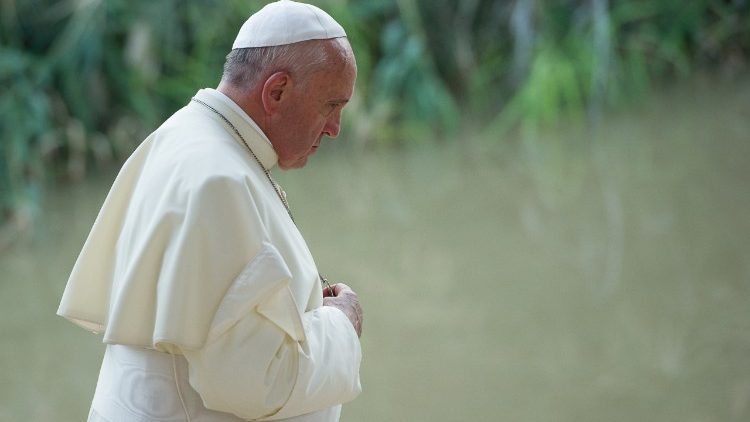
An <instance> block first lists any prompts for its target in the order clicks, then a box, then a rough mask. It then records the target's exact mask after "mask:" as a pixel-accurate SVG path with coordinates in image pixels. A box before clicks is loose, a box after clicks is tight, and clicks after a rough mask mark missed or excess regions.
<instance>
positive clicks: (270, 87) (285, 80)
mask: <svg viewBox="0 0 750 422" xmlns="http://www.w3.org/2000/svg"><path fill="white" fill-rule="evenodd" d="M291 89H292V78H291V77H290V75H289V73H288V72H276V73H274V74H272V75H271V76H269V77H268V78H267V79H266V82H265V83H264V84H263V91H262V93H261V95H262V100H263V109H264V110H265V112H266V114H273V113H274V112H276V110H277V109H278V108H279V105H280V104H281V102H282V101H285V100H286V98H287V97H288V96H289V92H290V91H291Z"/></svg>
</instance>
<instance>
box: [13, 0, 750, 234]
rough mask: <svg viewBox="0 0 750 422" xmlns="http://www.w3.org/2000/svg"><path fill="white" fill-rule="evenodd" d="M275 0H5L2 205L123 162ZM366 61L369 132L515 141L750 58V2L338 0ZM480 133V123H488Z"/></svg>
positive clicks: (30, 205) (212, 77)
mask: <svg viewBox="0 0 750 422" xmlns="http://www.w3.org/2000/svg"><path fill="white" fill-rule="evenodd" d="M264 3H266V2H264V1H248V0H226V1H223V0H190V1H187V0H161V1H149V0H128V1H126V0H106V1H105V0H57V1H54V0H2V1H0V83H1V84H2V92H0V214H1V217H2V218H0V220H1V219H3V218H4V219H8V218H15V219H16V220H18V221H28V218H20V219H19V217H18V216H19V215H21V216H23V215H31V214H33V213H34V207H35V206H36V204H38V201H39V196H40V191H41V187H42V186H43V184H44V182H45V180H48V179H56V180H61V179H62V180H75V179H79V178H81V177H83V176H84V175H85V174H86V173H87V168H89V167H91V166H92V165H94V166H106V164H107V163H108V162H111V161H113V160H121V159H123V158H124V157H126V156H127V154H128V153H129V152H130V151H132V149H133V148H134V147H135V146H136V145H137V144H138V143H139V142H140V141H141V139H143V137H144V135H145V134H146V132H147V131H149V130H151V129H153V128H154V127H155V126H156V125H157V124H158V123H159V122H160V121H162V120H163V119H164V118H165V117H166V116H168V115H169V114H171V113H172V112H174V110H176V109H177V108H179V107H181V106H182V105H183V104H185V102H186V101H187V99H188V98H189V97H190V96H191V95H192V94H193V93H194V92H195V91H196V90H197V89H198V88H201V87H206V86H215V85H216V84H217V82H218V80H219V77H220V74H221V66H222V64H223V60H224V56H225V55H226V53H227V52H228V49H229V48H230V47H229V46H230V45H231V43H232V40H233V38H234V36H235V33H236V30H237V29H238V28H239V27H240V25H241V24H242V22H243V21H244V20H245V19H246V18H247V16H248V15H249V14H250V13H251V12H252V11H255V10H257V9H259V8H260V7H261V6H262V5H263V4H264ZM314 3H315V4H317V5H319V6H321V7H322V8H324V9H325V10H327V11H329V13H331V14H332V15H333V16H334V17H335V18H337V19H338V20H339V21H340V22H341V23H342V25H343V26H344V27H345V28H347V31H348V34H349V38H350V40H351V42H352V44H353V46H354V49H355V53H356V55H357V60H358V66H359V78H358V88H357V90H358V95H357V97H358V99H357V101H356V102H355V103H354V105H353V106H352V107H351V108H352V109H354V110H353V112H350V114H349V115H350V116H352V121H350V122H349V123H350V126H352V130H351V137H353V138H355V139H354V141H356V142H357V143H360V144H371V143H405V142H413V141H416V140H419V139H437V140H452V139H456V138H458V139H461V138H462V137H461V136H458V133H459V131H460V130H462V129H466V128H467V126H468V125H477V124H478V125H479V126H480V127H481V128H486V129H485V131H484V134H485V135H486V138H487V139H489V140H490V141H493V142H497V141H498V140H499V138H500V136H501V135H502V134H503V133H505V132H507V131H508V130H511V129H514V128H519V127H520V128H522V129H533V128H538V127H541V126H545V125H549V124H554V123H555V122H557V121H559V120H560V119H562V118H570V117H573V118H577V119H579V120H581V121H586V120H589V121H591V120H592V119H593V120H595V119H596V116H597V115H598V114H600V113H601V112H602V110H606V109H607V108H608V107H610V106H612V105H616V104H620V103H623V102H626V101H628V100H633V99H637V98H640V97H642V96H643V95H645V94H646V93H647V92H648V91H649V90H650V88H651V86H652V85H653V84H655V83H659V82H662V81H664V80H666V79H667V78H672V77H675V76H677V77H680V76H686V75H689V74H691V73H692V72H694V71H695V70H696V69H702V68H705V67H709V68H712V69H721V70H722V71H725V72H729V73H732V72H734V73H737V72H740V71H744V70H745V69H746V61H747V58H748V53H749V52H750V5H749V4H748V1H747V0H694V1H690V2H685V1H680V0H662V1H656V0H627V1H626V0H620V1H615V0H586V1H573V0H515V1H500V0H463V1H459V0H327V1H316V2H314ZM472 129H475V128H472Z"/></svg>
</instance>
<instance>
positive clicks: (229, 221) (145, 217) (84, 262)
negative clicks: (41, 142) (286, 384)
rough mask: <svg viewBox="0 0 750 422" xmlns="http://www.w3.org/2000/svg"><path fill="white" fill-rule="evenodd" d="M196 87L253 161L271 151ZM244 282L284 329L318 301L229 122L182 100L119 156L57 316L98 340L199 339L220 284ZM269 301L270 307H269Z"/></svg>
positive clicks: (313, 275) (282, 216)
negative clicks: (119, 165)
mask: <svg viewBox="0 0 750 422" xmlns="http://www.w3.org/2000/svg"><path fill="white" fill-rule="evenodd" d="M211 91H212V90H201V91H199V92H198V94H197V95H196V98H198V99H200V100H201V101H204V102H206V103H208V104H209V105H211V107H214V108H215V109H216V110H218V111H219V112H221V113H222V114H223V115H224V116H225V117H226V118H227V119H228V120H229V121H231V122H232V124H233V125H234V126H235V127H236V128H237V129H238V130H239V131H240V133H241V134H242V136H243V137H244V138H245V140H246V141H247V142H248V143H249V144H250V147H251V148H252V149H253V151H254V152H255V154H256V155H257V156H258V158H259V159H260V161H261V162H262V163H263V166H264V167H266V168H271V167H272V166H273V165H275V163H276V160H277V156H276V153H275V152H274V151H273V148H272V147H271V145H270V144H269V143H268V142H267V141H266V140H265V139H263V137H262V135H261V134H259V133H258V131H257V130H256V129H255V128H253V127H252V126H251V125H250V124H248V122H247V121H245V120H244V119H243V118H242V116H240V115H238V113H237V112H236V111H235V110H233V109H232V108H231V107H228V106H227V105H226V104H225V103H223V102H222V101H220V100H218V99H217V98H216V92H215V91H214V92H211ZM250 265H252V266H254V267H253V270H252V271H253V276H252V277H245V278H244V279H245V280H246V281H245V283H246V284H248V283H249V284H248V285H247V286H245V288H246V289H252V290H253V291H255V292H257V301H258V302H257V303H249V304H244V306H255V305H258V304H260V302H262V301H263V299H264V298H267V297H272V298H274V301H273V302H269V303H266V304H264V305H263V306H262V307H261V309H260V310H261V311H263V312H265V313H267V315H269V316H270V317H271V319H272V320H273V321H274V322H275V323H276V324H278V325H279V326H280V327H282V328H284V330H285V331H287V332H288V333H289V334H290V336H291V337H292V338H295V339H296V340H302V338H301V337H303V336H304V333H303V332H302V329H301V327H300V320H299V318H298V316H295V315H293V313H290V312H288V311H289V307H291V306H293V307H296V308H297V312H298V314H302V313H303V312H305V311H306V310H310V309H314V308H317V307H319V306H321V304H322V295H321V290H320V285H319V282H318V272H317V269H316V267H315V263H314V262H313V259H312V256H311V255H310V252H309V250H308V249H307V246H306V244H305V242H304V240H303V239H302V237H301V235H300V234H299V232H298V231H297V229H296V227H295V226H294V224H293V223H292V222H291V220H290V218H289V216H288V215H287V213H286V210H285V209H284V208H283V205H282V204H281V201H280V200H279V198H278V197H277V195H276V192H275V191H274V189H273V187H272V185H271V184H270V182H269V181H268V179H267V178H266V175H265V174H264V172H263V169H262V168H261V167H260V166H259V165H258V163H257V162H256V161H255V160H254V159H253V158H252V156H250V155H249V153H248V152H247V150H246V149H245V146H244V145H242V143H241V141H240V140H239V139H237V137H236V136H235V135H234V134H233V133H232V131H231V129H230V128H229V126H228V125H227V124H226V123H225V122H224V121H222V119H221V118H219V117H218V116H216V115H215V114H214V113H213V112H212V111H210V110H208V109H207V108H206V107H205V106H203V105H201V104H198V103H195V102H191V103H190V104H188V105H187V106H185V107H184V108H183V109H181V110H179V111H178V112H177V113H175V114H174V115H173V116H172V117H171V118H170V119H168V120H167V121H166V122H165V123H164V124H163V125H162V126H161V127H160V128H159V129H157V130H156V131H155V132H154V133H153V134H151V135H150V136H149V137H148V138H147V139H146V140H145V141H144V142H143V143H142V144H141V145H140V146H139V148H138V149H137V150H136V151H135V152H134V153H133V155H132V156H131V157H130V158H129V159H128V160H127V162H126V163H125V164H124V166H123V168H122V170H121V171H120V174H119V175H118V176H117V179H116V180H115V182H114V185H113V186H112V189H111V191H110V193H109V194H108V196H107V199H106V200H105V202H104V205H103V206H102V209H101V211H100V213H99V215H98V217H97V219H96V222H95V223H94V226H93V228H92V230H91V233H90V234H89V237H88V239H87V240H86V242H85V244H84V247H83V250H82V251H81V253H80V256H79V257H78V260H77V261H76V264H75V266H74V268H73V271H72V274H71V276H70V279H69V280H68V284H67V286H66V288H65V292H64V294H63V297H62V301H61V303H60V307H59V309H58V314H59V315H61V316H63V317H65V318H67V319H69V320H71V321H72V322H74V323H76V324H78V325H80V326H82V327H84V328H86V329H88V330H91V331H94V332H103V333H104V341H105V342H106V343H118V344H129V345H135V346H141V347H146V348H154V349H157V350H161V351H174V350H176V349H175V348H174V347H176V348H179V349H182V350H195V349H198V348H200V347H202V345H204V343H205V341H206V339H207V335H208V332H209V328H210V326H211V323H212V320H213V318H214V316H215V314H216V311H217V309H218V308H219V305H220V303H221V302H222V300H223V299H226V298H225V296H226V293H227V292H228V290H229V289H230V287H231V286H232V283H233V281H234V280H236V279H237V278H238V276H240V275H241V273H242V272H243V269H246V268H247V267H248V266H250ZM274 307H276V308H278V309H274Z"/></svg>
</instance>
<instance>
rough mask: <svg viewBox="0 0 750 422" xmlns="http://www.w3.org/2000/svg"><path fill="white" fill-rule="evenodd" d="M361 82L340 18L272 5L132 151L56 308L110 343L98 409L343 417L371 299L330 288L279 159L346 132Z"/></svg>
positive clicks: (172, 415) (126, 413)
mask: <svg viewBox="0 0 750 422" xmlns="http://www.w3.org/2000/svg"><path fill="white" fill-rule="evenodd" d="M355 78H356V64H355V61H354V56H353V54H352V51H351V47H350V45H349V43H348V41H347V39H346V34H345V32H344V30H343V28H342V27H341V26H340V25H339V24H338V23H336V22H335V20H333V18H331V17H330V16H329V15H328V14H326V13H325V12H323V11H322V10H320V9H318V8H316V7H314V6H310V5H306V4H302V3H296V2H293V1H286V0H281V1H279V2H276V3H271V4H269V5H267V6H266V7H264V8H263V9H261V10H260V11H259V12H257V13H256V14H254V15H253V16H251V17H250V18H249V19H248V20H247V22H246V23H245V24H244V25H243V27H242V28H241V30H240V32H239V34H238V36H237V39H236V40H235V43H234V45H233V47H232V52H231V53H230V54H229V55H228V56H227V63H226V64H225V70H224V75H223V78H222V81H221V83H220V85H219V87H218V88H217V89H216V90H214V89H202V90H200V91H199V92H198V93H197V94H196V95H195V97H194V98H193V99H192V100H191V101H190V102H189V103H188V104H187V105H186V106H185V107H184V108H182V109H181V110H179V111H177V112H176V113H175V114H174V115H172V116H171V117H170V118H169V119H168V120H167V121H166V122H164V124H162V126H161V127H159V128H158V129H157V130H156V131H155V132H154V133H152V134H151V135H150V136H149V137H148V138H147V139H146V140H145V141H144V142H143V143H142V144H141V145H140V146H139V147H138V148H137V150H136V151H135V152H134V153H133V155H132V156H131V157H130V158H129V159H128V160H127V162H126V163H125V164H124V166H123V168H122V169H121V171H120V173H119V175H118V176H117V179H116V180H115V182H114V185H113V186H112V189H111V191H110V193H109V195H108V196H107V199H106V200H105V202H104V205H103V206H102V209H101V211H100V213H99V215H98V217H97V219H96V221H95V223H94V226H93V228H92V230H91V233H90V235H89V237H88V239H87V240H86V242H85V244H84V246H83V250H82V251H81V254H80V256H79V258H78V260H77V262H76V264H75V266H74V268H73V271H72V274H71V276H70V279H69V281H68V284H67V286H66V288H65V292H64V294H63V298H62V301H61V303H60V308H59V309H58V314H59V315H61V316H63V317H65V318H67V319H69V320H71V321H72V322H74V323H76V324H78V325H80V326H82V327H84V328H86V329H89V330H91V331H93V332H96V333H103V335H104V342H105V343H106V344H107V349H106V352H105V356H104V360H103V363H102V368H101V372H100V376H99V381H98V383H97V388H96V393H95V395H94V399H93V402H92V406H91V411H90V414H89V420H90V421H108V422H116V421H136V422H152V421H164V422H166V421H240V420H288V421H307V422H310V421H320V422H323V421H325V422H330V421H337V420H338V419H339V415H340V411H341V404H342V403H345V402H348V401H350V400H352V399H354V398H355V397H356V396H357V395H358V394H359V392H360V390H361V387H360V381H359V365H360V361H361V349H360V343H359V335H360V334H361V321H362V311H361V307H360V305H359V302H358V298H357V295H356V293H354V292H353V291H352V290H351V289H350V288H349V287H348V286H346V285H344V284H335V285H333V286H331V287H330V288H329V287H325V288H324V287H322V286H321V278H322V277H321V276H320V275H319V272H318V269H317V268H316V265H315V262H314V261H313V258H312V255H311V254H310V251H309V250H308V248H307V245H306V244H305V241H304V239H303V238H302V236H301V235H300V232H299V231H298V230H297V227H296V226H295V224H294V221H293V219H292V215H291V211H290V210H289V208H288V204H287V203H286V198H285V194H284V193H283V191H282V190H281V188H280V187H279V186H278V185H277V184H276V183H275V182H274V181H273V180H272V178H271V175H270V173H269V170H270V169H271V168H272V167H274V166H275V165H276V164H278V166H279V167H280V168H282V169H290V168H299V167H302V166H304V164H305V163H306V161H307V159H308V157H309V156H310V155H312V154H313V153H314V152H315V150H316V149H317V148H318V146H319V145H320V141H321V139H322V137H323V136H328V137H331V138H333V137H336V136H337V135H338V132H339V125H340V117H341V109H342V108H343V106H344V105H345V104H346V102H347V101H348V99H349V98H350V97H351V95H352V90H353V86H354V81H355Z"/></svg>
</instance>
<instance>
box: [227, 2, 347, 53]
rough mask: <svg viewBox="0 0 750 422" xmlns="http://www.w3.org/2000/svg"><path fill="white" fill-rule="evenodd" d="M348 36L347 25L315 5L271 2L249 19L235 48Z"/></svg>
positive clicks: (234, 45) (237, 39) (235, 42)
mask: <svg viewBox="0 0 750 422" xmlns="http://www.w3.org/2000/svg"><path fill="white" fill-rule="evenodd" d="M345 36H346V32H344V28H343V27H342V26H341V25H339V24H338V22H336V21H335V20H334V19H333V18H332V17H331V16H330V15H329V14H328V13H326V12H324V11H322V10H320V9H319V8H317V7H315V6H313V5H311V4H305V3H298V2H296V1H291V0H279V1H277V2H274V3H269V4H267V5H266V6H265V7H263V8H262V9H260V10H259V11H257V12H256V13H254V14H253V15H252V16H250V18H248V20H247V21H245V23H244V24H243V25H242V28H240V32H239V34H237V38H236V39H235V40H234V44H232V49H233V50H234V49H235V48H249V47H272V46H277V45H285V44H292V43H296V42H300V41H307V40H327V39H330V38H339V37H345Z"/></svg>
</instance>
